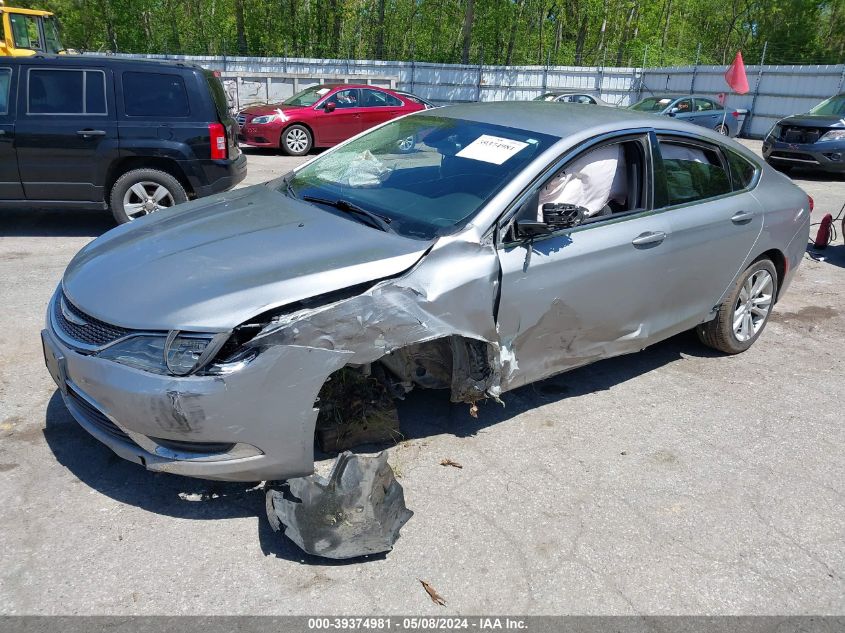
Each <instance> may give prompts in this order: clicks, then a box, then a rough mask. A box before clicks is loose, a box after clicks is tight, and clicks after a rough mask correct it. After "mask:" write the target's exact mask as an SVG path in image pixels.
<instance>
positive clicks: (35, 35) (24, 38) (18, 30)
mask: <svg viewBox="0 0 845 633" xmlns="http://www.w3.org/2000/svg"><path fill="white" fill-rule="evenodd" d="M9 22H11V23H12V36H13V37H14V40H15V48H30V49H32V50H36V51H40V50H44V47H43V46H42V45H41V36H40V34H39V32H38V20H37V19H36V18H35V16H32V15H23V14H21V13H10V14H9Z"/></svg>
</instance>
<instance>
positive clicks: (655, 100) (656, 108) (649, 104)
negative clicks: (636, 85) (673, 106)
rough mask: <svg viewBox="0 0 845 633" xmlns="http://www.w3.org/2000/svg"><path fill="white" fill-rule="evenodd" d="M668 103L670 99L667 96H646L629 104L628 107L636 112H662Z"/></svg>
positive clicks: (670, 101)
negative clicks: (637, 101)
mask: <svg viewBox="0 0 845 633" xmlns="http://www.w3.org/2000/svg"><path fill="white" fill-rule="evenodd" d="M670 103H672V99H671V98H669V97H648V98H647V99H643V100H642V101H640V102H639V103H635V104H634V105H632V106H630V108H631V110H637V111H638V112H663V110H665V109H666V106H668V105H669V104H670Z"/></svg>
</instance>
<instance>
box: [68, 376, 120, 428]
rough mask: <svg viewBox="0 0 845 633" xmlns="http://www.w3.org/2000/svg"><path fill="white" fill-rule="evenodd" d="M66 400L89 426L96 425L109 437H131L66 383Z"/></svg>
mask: <svg viewBox="0 0 845 633" xmlns="http://www.w3.org/2000/svg"><path fill="white" fill-rule="evenodd" d="M67 395H68V400H70V404H71V406H72V407H73V408H74V409H75V411H74V412H73V413H77V414H78V415H81V416H82V417H83V418H84V419H85V420H84V421H85V422H87V423H89V424H90V425H91V426H95V427H97V428H98V429H99V430H100V431H103V432H104V433H106V434H108V435H110V436H111V437H113V438H115V439H118V440H122V441H124V442H127V441H128V442H131V441H132V439H131V438H130V437H129V436H128V435H127V434H126V433H124V432H123V431H121V430H120V428H119V427H118V426H117V425H116V424H115V423H114V422H112V421H111V420H109V419H108V418H107V417H106V416H105V415H104V414H103V412H102V411H100V410H99V409H97V408H96V407H94V406H93V405H91V404H90V403H89V402H88V401H87V400H86V399H85V398H83V397H82V396H80V395H79V394H78V393H76V391H74V389H73V387H71V386H70V385H68V388H67Z"/></svg>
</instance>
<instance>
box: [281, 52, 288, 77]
mask: <svg viewBox="0 0 845 633" xmlns="http://www.w3.org/2000/svg"><path fill="white" fill-rule="evenodd" d="M282 71H283V72H284V73H285V74H286V75H287V74H288V47H287V45H285V57H284V59H282Z"/></svg>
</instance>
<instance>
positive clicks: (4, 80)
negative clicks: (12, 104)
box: [0, 68, 12, 114]
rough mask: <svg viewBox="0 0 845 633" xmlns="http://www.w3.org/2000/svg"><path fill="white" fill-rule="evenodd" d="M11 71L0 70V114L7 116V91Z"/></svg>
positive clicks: (9, 84)
mask: <svg viewBox="0 0 845 633" xmlns="http://www.w3.org/2000/svg"><path fill="white" fill-rule="evenodd" d="M11 80H12V69H11V68H0V114H9V89H10V87H11V85H12V81H11Z"/></svg>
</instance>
